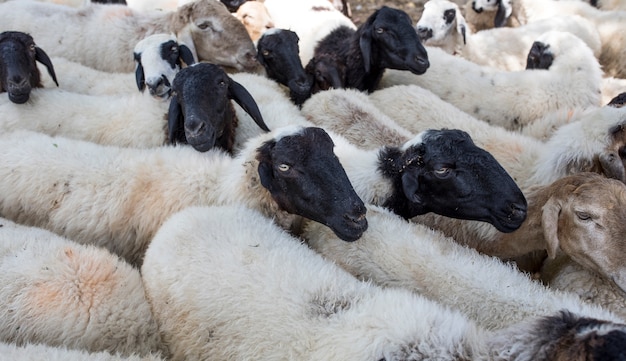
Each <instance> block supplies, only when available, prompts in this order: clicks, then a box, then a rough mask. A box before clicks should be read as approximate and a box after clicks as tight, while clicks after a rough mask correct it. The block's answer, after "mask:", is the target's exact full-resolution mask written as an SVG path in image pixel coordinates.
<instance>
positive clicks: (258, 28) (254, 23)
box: [234, 1, 274, 44]
mask: <svg viewBox="0 0 626 361" xmlns="http://www.w3.org/2000/svg"><path fill="white" fill-rule="evenodd" d="M234 15H235V17H236V18H237V19H239V21H241V22H242V23H243V25H244V26H245V27H246V30H247V31H248V34H249V35H250V39H252V41H253V42H254V43H255V44H256V42H257V40H259V38H260V37H261V35H263V33H265V32H266V31H267V30H268V29H272V28H274V20H273V19H272V16H271V15H270V13H269V12H268V11H267V7H266V6H265V4H264V3H263V2H261V1H246V2H244V3H243V4H241V6H239V8H238V9H237V11H236V12H235V13H234Z"/></svg>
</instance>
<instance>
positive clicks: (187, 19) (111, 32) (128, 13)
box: [0, 0, 258, 72]
mask: <svg viewBox="0 0 626 361" xmlns="http://www.w3.org/2000/svg"><path fill="white" fill-rule="evenodd" d="M196 23H197V24H198V25H202V24H208V23H210V24H211V26H210V27H205V25H202V27H204V29H202V28H200V27H198V25H196ZM0 24H2V29H12V30H20V31H24V32H28V33H30V34H31V35H32V36H33V37H34V38H35V39H37V42H38V43H39V44H40V46H42V47H44V48H45V47H46V46H47V47H49V48H51V49H52V50H51V51H50V54H49V55H50V56H63V57H65V58H67V59H69V60H72V61H76V62H79V63H81V64H84V65H87V66H90V67H93V68H95V69H98V70H103V71H110V72H131V71H133V68H134V64H133V59H132V56H131V55H132V53H133V47H134V46H135V44H137V42H139V40H141V39H143V38H145V37H146V36H147V35H151V34H154V33H174V34H175V35H176V37H177V39H178V40H179V41H180V42H182V43H184V44H186V45H187V46H189V47H190V48H191V50H192V52H193V53H195V54H196V56H197V57H198V59H196V60H203V61H207V62H212V63H216V64H220V65H224V66H229V67H234V68H237V69H238V70H249V71H254V70H255V69H256V68H257V65H258V64H257V63H256V61H255V60H254V56H255V54H256V51H255V48H254V44H253V43H252V40H251V39H250V36H249V35H248V33H247V32H246V29H245V27H244V26H243V24H242V23H241V22H240V21H238V20H237V19H235V18H234V17H233V16H232V15H230V13H229V12H228V10H227V9H226V7H225V6H224V5H223V4H222V3H220V2H219V1H215V0H197V1H195V2H192V3H190V4H187V5H185V6H183V7H181V8H179V9H178V10H177V11H172V12H158V11H155V12H139V11H135V10H133V9H131V8H129V7H127V6H125V5H108V4H91V5H90V6H86V7H82V8H78V9H77V8H72V7H67V6H61V5H56V4H46V3H41V2H38V1H9V2H5V3H2V4H0Z"/></svg>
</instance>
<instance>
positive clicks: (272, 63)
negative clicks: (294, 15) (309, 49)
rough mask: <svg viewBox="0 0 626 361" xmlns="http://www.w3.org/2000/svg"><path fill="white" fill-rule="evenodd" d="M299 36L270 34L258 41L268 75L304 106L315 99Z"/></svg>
mask: <svg viewBox="0 0 626 361" xmlns="http://www.w3.org/2000/svg"><path fill="white" fill-rule="evenodd" d="M298 41H299V38H298V34H296V33H295V32H293V31H291V30H288V29H280V28H274V29H271V30H268V31H266V32H265V33H264V34H263V36H261V38H260V39H259V41H258V42H257V59H258V61H259V63H260V64H261V65H262V66H263V68H265V73H266V75H267V76H268V77H269V78H270V79H273V80H275V81H277V82H278V83H280V84H282V85H284V86H286V87H288V88H289V96H290V98H291V100H292V101H293V102H294V103H295V104H296V105H301V104H302V103H304V101H305V100H307V99H308V98H309V97H310V96H311V86H312V83H313V82H312V79H310V78H309V77H308V75H307V74H306V73H305V71H304V68H303V67H302V62H301V61H300V57H299V55H298V53H299V49H300V48H299V46H298Z"/></svg>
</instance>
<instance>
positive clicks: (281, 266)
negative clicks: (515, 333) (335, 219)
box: [142, 205, 486, 360]
mask: <svg viewBox="0 0 626 361" xmlns="http://www.w3.org/2000/svg"><path fill="white" fill-rule="evenodd" d="M142 275H143V278H144V283H145V285H146V290H147V294H148V297H149V300H150V302H151V304H152V307H153V310H154V312H155V315H157V316H156V317H157V318H158V320H159V325H160V330H161V332H162V334H163V336H164V342H166V343H167V344H168V345H169V346H170V347H169V349H170V351H171V353H172V355H171V359H172V360H183V359H190V358H191V359H200V358H205V357H210V359H215V360H223V359H241V360H243V359H256V360H320V359H333V360H340V359H341V360H365V359H372V360H378V359H381V358H384V359H386V360H407V359H413V358H415V359H425V358H432V359H437V360H458V359H486V357H485V350H484V347H481V337H482V336H483V333H482V332H481V330H479V329H477V328H476V327H474V325H473V324H472V323H471V322H468V321H467V320H466V319H464V318H463V317H461V316H460V315H459V314H458V313H457V312H454V311H450V310H447V309H445V308H442V307H440V306H439V305H437V304H435V303H433V302H430V301H428V300H426V299H425V298H421V297H419V296H416V295H411V294H410V293H409V292H407V291H406V290H399V289H398V290H394V289H386V290H383V289H381V288H378V287H377V286H374V285H372V284H368V283H364V282H359V281H357V280H356V279H355V278H354V277H352V276H351V275H349V274H348V273H346V272H345V271H343V270H341V269H340V268H339V267H337V266H335V265H333V264H332V263H330V262H328V261H326V260H324V259H323V258H322V257H320V256H319V255H317V254H315V252H313V251H311V250H309V249H308V248H307V247H306V246H305V245H303V244H301V242H300V241H299V240H298V239H296V238H294V237H292V236H290V235H288V234H286V233H285V232H284V231H283V230H281V229H279V228H277V227H276V225H275V224H273V222H272V221H271V220H270V219H268V218H266V217H264V216H262V215H261V214H259V213H258V212H256V211H253V210H251V209H248V208H246V207H241V206H235V205H231V206H229V207H210V208H199V207H192V208H187V209H185V210H183V211H181V212H179V213H177V214H175V215H173V216H172V217H171V218H170V219H169V220H168V221H167V222H166V223H165V224H164V225H163V226H162V227H161V228H160V229H159V232H158V233H157V234H156V235H155V238H154V240H153V242H152V243H151V244H150V247H149V248H148V250H147V252H146V259H145V262H144V264H143V266H142ZM242 306H243V307H242ZM268 330H271V332H267V331H268ZM209 331H210V332H209ZM207 334H210V335H211V337H209V338H207V337H206V335H207ZM277 345H278V346H279V347H277Z"/></svg>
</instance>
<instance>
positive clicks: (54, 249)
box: [0, 219, 161, 356]
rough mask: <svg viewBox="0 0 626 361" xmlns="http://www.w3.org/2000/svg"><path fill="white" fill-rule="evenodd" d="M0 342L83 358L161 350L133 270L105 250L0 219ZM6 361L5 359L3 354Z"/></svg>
mask: <svg viewBox="0 0 626 361" xmlns="http://www.w3.org/2000/svg"><path fill="white" fill-rule="evenodd" d="M0 225H1V226H2V227H1V228H0V239H1V240H2V242H0V244H1V245H2V248H1V249H0V258H2V262H0V266H1V267H0V268H1V272H0V274H1V276H0V278H1V281H2V284H3V287H2V288H0V294H1V296H0V297H1V298H2V300H3V301H2V304H1V305H0V316H1V317H0V323H1V327H0V338H1V339H2V341H3V342H11V343H15V344H20V345H22V344H25V343H45V344H47V345H51V346H58V347H60V346H65V347H70V348H73V349H81V350H86V351H89V352H98V351H108V352H113V353H119V354H122V355H127V356H129V355H131V354H141V355H148V354H150V353H151V352H155V353H156V352H158V351H159V349H160V348H161V343H160V337H159V333H158V329H157V323H156V320H155V319H154V317H153V316H152V312H151V310H150V306H149V304H148V302H147V300H146V297H145V293H144V290H143V285H142V280H141V276H140V275H139V271H138V270H137V269H134V268H133V267H131V266H130V265H129V264H127V263H126V262H124V261H122V260H120V259H119V258H118V257H117V256H114V255H112V254H110V253H109V252H108V251H106V250H103V249H100V248H96V247H94V246H85V245H80V244H78V243H75V242H73V241H70V240H68V239H66V238H63V237H61V236H58V235H56V234H54V233H52V232H49V231H46V230H43V229H39V228H34V227H26V226H22V225H17V224H15V223H13V222H11V221H8V220H6V219H1V220H0ZM2 354H3V356H6V354H5V353H2Z"/></svg>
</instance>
